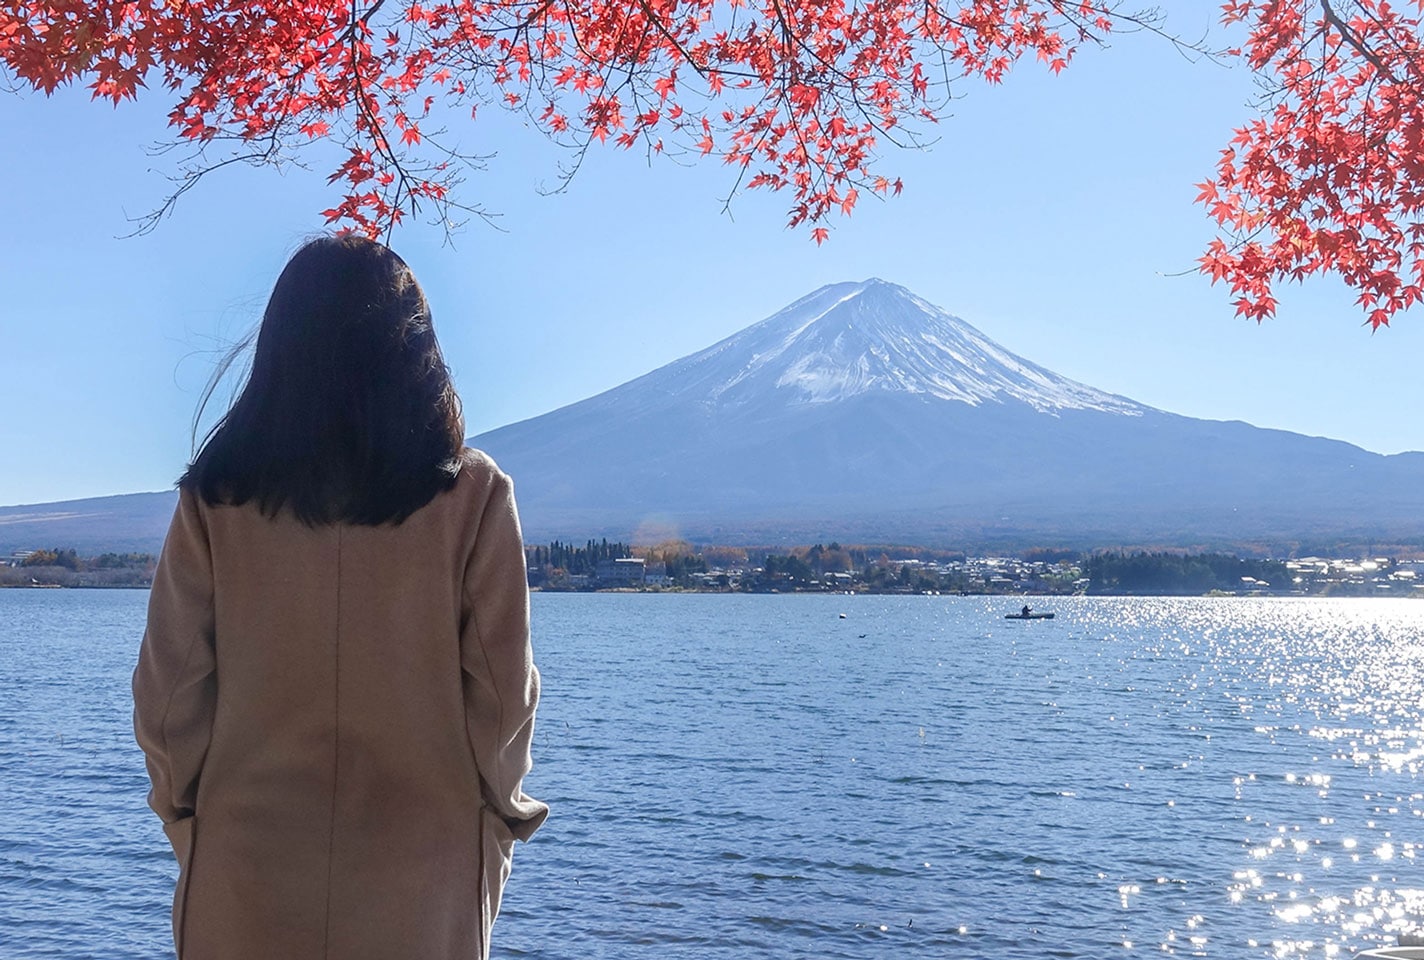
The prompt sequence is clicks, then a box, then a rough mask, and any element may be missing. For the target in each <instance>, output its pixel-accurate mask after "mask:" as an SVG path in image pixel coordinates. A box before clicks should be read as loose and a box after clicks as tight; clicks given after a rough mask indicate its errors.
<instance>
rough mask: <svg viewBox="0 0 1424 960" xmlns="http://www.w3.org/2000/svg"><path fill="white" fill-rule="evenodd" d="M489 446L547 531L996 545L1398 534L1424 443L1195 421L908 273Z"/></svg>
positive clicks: (514, 427) (744, 335) (743, 336)
mask: <svg viewBox="0 0 1424 960" xmlns="http://www.w3.org/2000/svg"><path fill="white" fill-rule="evenodd" d="M471 442H472V443H473V444H474V445H476V446H479V447H481V448H483V449H485V450H488V451H489V452H490V453H491V454H492V455H494V457H495V458H496V459H497V460H498V461H499V462H500V464H501V465H502V466H503V467H504V468H505V469H506V470H508V471H509V472H510V473H511V474H513V476H514V477H515V478H516V482H517V484H518V490H519V497H520V502H521V505H522V511H523V514H524V516H525V522H526V527H527V528H528V533H529V534H530V536H531V537H532V538H534V539H544V538H545V537H547V536H567V537H575V538H578V537H583V536H587V535H600V536H602V535H610V536H628V535H630V534H631V533H632V532H634V531H637V530H639V529H640V528H643V529H651V528H657V529H660V530H666V531H669V532H676V533H679V534H682V535H686V536H692V537H700V538H711V539H720V540H727V541H733V540H763V541H765V540H769V539H772V538H774V537H779V536H783V535H784V536H785V537H787V538H789V539H792V540H802V539H807V538H815V537H831V536H838V537H841V538H843V539H844V538H853V539H861V540H864V539H873V540H916V541H923V542H931V541H932V542H951V541H955V540H959V539H964V538H971V539H977V540H978V541H980V542H998V541H1013V540H1015V539H1018V540H1024V539H1032V538H1034V537H1036V536H1041V537H1043V538H1047V539H1053V538H1054V537H1057V538H1059V539H1069V540H1073V541H1077V542H1082V543H1084V544H1096V543H1103V542H1124V541H1127V542H1147V541H1151V542H1165V541H1171V542H1182V543H1196V542H1204V541H1223V542H1225V541H1231V540H1237V539H1241V538H1246V537H1261V536H1273V537H1299V536H1302V535H1307V534H1309V535H1322V536H1323V535H1351V536H1374V535H1378V536H1397V535H1402V534H1404V533H1408V532H1415V531H1419V530H1420V529H1422V528H1424V524H1421V522H1420V521H1421V518H1424V494H1421V492H1420V491H1421V490H1424V486H1421V483H1420V481H1422V480H1424V455H1421V454H1403V455H1399V456H1396V457H1382V456H1379V455H1377V454H1371V453H1368V452H1366V451H1363V450H1360V449H1359V448H1357V447H1353V446H1350V445H1349V444H1345V443H1340V442H1337V441H1331V440H1323V439H1318V438H1308V437H1302V436H1299V435H1296V434H1290V433H1286V432H1283V431H1272V430H1261V429H1257V428H1254V427H1251V426H1249V425H1246V424H1242V423H1220V422H1214V421H1202V420H1194V419H1192V418H1188V417H1180V416H1176V415H1173V414H1169V413H1165V412H1163V411H1160V410H1155V409H1153V408H1151V407H1148V406H1145V405H1142V404H1139V403H1136V402H1134V401H1132V400H1129V399H1127V398H1124V397H1119V396H1115V395H1113V394H1109V393H1105V392H1103V391H1100V390H1096V389H1094V388H1092V387H1090V386H1087V385H1084V384H1081V383H1077V382H1075V381H1073V380H1069V379H1068V378H1066V377H1062V376H1060V375H1058V374H1056V373H1053V372H1052V371H1051V370H1048V369H1046V368H1044V367H1041V366H1038V365H1037V364H1034V363H1032V362H1030V361H1028V360H1025V359H1023V358H1021V357H1018V356H1016V355H1015V354H1013V353H1011V352H1010V351H1008V350H1005V349H1004V348H1003V347H1001V346H999V345H998V344H996V343H994V342H993V341H992V340H990V339H989V338H987V337H985V336H984V335H983V334H982V333H980V332H979V331H977V330H975V329H974V328H973V327H972V326H970V325H969V324H967V323H965V322H963V321H962V320H959V319H957V318H955V317H953V316H950V315H949V314H947V313H945V312H944V311H942V310H939V309H938V308H936V307H934V306H933V305H931V304H929V303H927V302H925V301H924V300H922V299H920V298H918V297H916V296H914V294H912V293H910V292H909V291H908V290H905V289H904V288H903V287H898V286H896V285H894V284H890V283H886V282H884V281H881V280H868V281H865V282H863V283H840V284H833V285H831V286H827V287H823V288H821V289H820V290H817V291H816V292H814V293H812V294H811V295H809V296H807V297H804V298H802V299H801V300H798V301H797V302H796V303H793V304H791V305H790V306H788V307H787V308H785V309H784V310H782V311H780V312H778V313H776V314H774V315H773V316H771V317H769V318H767V319H766V320H763V321H761V322H760V323H757V324H754V325H753V326H751V327H748V328H746V329H745V330H742V331H741V332H739V333H737V334H734V335H733V336H731V337H728V338H727V339H725V340H723V341H721V342H719V343H717V344H714V345H713V346H711V347H708V348H707V349H705V350H702V351H699V352H698V353H694V354H692V355H690V356H687V357H684V358H683V359H681V360H677V361H675V362H673V363H670V364H668V365H666V366H664V367H661V368H659V369H657V370H654V371H653V372H651V373H649V374H646V375H645V376H642V377H639V378H638V379H636V380H632V381H630V382H628V383H626V384H623V385H622V386H619V387H616V388H614V389H612V390H609V391H606V392H604V393H602V394H599V395H598V396H595V397H591V398H589V399H588V400H585V401H582V402H580V403H576V404H572V405H570V406H567V407H563V408H561V409H559V410H555V411H553V412H551V413H548V414H545V415H544V416H541V417H536V418H534V419H531V420H527V421H523V422H521V423H516V424H511V425H509V426H506V427H502V428H500V429H498V430H494V431H490V432H488V433H485V434H482V435H480V436H478V437H475V438H472V440H471Z"/></svg>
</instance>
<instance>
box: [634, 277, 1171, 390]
mask: <svg viewBox="0 0 1424 960" xmlns="http://www.w3.org/2000/svg"><path fill="white" fill-rule="evenodd" d="M635 382H639V381H635ZM645 382H646V385H648V386H652V385H653V383H654V382H655V383H656V384H657V386H658V388H660V389H664V390H666V391H667V393H668V396H670V397H692V396H698V397H700V398H702V399H705V400H706V401H708V402H712V403H714V404H716V405H718V406H731V405H735V404H739V403H761V402H766V401H769V400H775V401H779V402H784V403H796V402H803V403H831V402H835V401H840V400H846V399H849V398H851V397H856V396H860V395H863V394H869V393H875V392H885V393H908V394H919V395H923V396H925V397H927V398H936V399H940V400H955V401H960V402H963V403H968V404H971V405H976V404H980V403H985V402H991V401H992V402H1018V403H1023V404H1027V405H1028V406H1030V407H1032V408H1033V409H1035V410H1039V411H1042V412H1052V411H1057V410H1100V411H1103V412H1107V413H1124V414H1129V415H1139V414H1141V413H1142V412H1143V411H1144V410H1145V409H1146V408H1144V407H1142V406H1141V405H1140V404H1137V403H1133V402H1132V401H1131V400H1127V399H1125V398H1123V397H1118V396H1114V395H1112V394H1109V393H1104V392H1103V391H1101V390H1096V389H1094V388H1092V387H1089V386H1085V385H1084V384H1081V383H1077V382H1076V381H1073V380H1069V379H1068V378H1066V377H1062V376H1059V375H1058V374H1056V373H1054V372H1053V371H1051V370H1046V369H1044V368H1043V367H1040V366H1038V365H1037V364H1034V363H1030V362H1029V361H1027V360H1025V359H1023V358H1022V357H1019V356H1016V355H1015V354H1013V353H1010V352H1009V351H1008V350H1005V349H1004V348H1003V347H1001V346H999V345H998V344H997V343H995V342H994V341H992V340H990V339H989V338H988V337H986V336H984V335H983V334H982V333H980V332H979V331H978V330H976V329H974V328H973V327H971V326H970V325H969V324H967V323H965V322H964V321H963V320H960V319H959V318H958V317H954V316H951V315H950V314H948V313H946V312H944V311H943V310H941V309H940V308H938V307H936V306H934V305H933V304H931V303H929V302H927V301H925V300H922V299H920V298H919V297H917V296H915V295H914V294H913V293H911V292H910V291H909V290H906V289H905V288H904V287H901V286H898V285H896V284H893V283H887V282H886V281H884V280H880V279H877V278H872V279H870V280H866V281H864V282H862V283H835V284H830V285H829V286H825V287H822V288H821V289H819V290H817V291H816V292H814V293H812V294H810V295H808V296H805V297H802V298H801V299H800V300H797V301H796V302H795V303H793V304H791V305H790V306H788V307H786V308H785V309H784V310H781V311H779V312H777V313H775V314H773V315H772V316H770V317H768V318H766V319H765V320H763V321H761V322H760V323H756V324H753V325H752V326H750V327H747V328H746V329H745V330H742V331H741V332H740V333H736V334H733V335H732V336H730V337H728V338H727V339H725V340H723V341H721V342H720V343H717V344H714V345H712V346H711V347H708V348H707V349H706V350H702V351H699V352H698V353H694V354H692V355H691V356H688V357H684V358H683V359H681V360H678V361H676V362H674V363H671V364H668V365H667V366H666V367H663V368H661V369H660V370H658V371H656V372H655V373H653V374H651V375H650V376H649V377H648V378H645Z"/></svg>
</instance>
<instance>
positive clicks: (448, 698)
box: [134, 236, 548, 960]
mask: <svg viewBox="0 0 1424 960" xmlns="http://www.w3.org/2000/svg"><path fill="white" fill-rule="evenodd" d="M463 433H464V424H463V421H462V419H461V416H460V409H459V401H458V398H457V397H456V396H455V392H454V389H453V388H452V386H451V383H450V376H449V372H448V370H447V369H446V367H445V363H444V361H443V359H442V358H441V354H440V348H439V345H438V344H437V343H436V340H435V334H434V331H433V330H432V328H431V323H430V310H429V307H428V305H427V304H426V301H425V296H424V294H423V293H422V292H421V290H420V287H419V286H418V285H417V284H416V282H415V278H414V277H413V276H412V275H411V272H410V269H409V268H408V267H407V266H406V265H405V263H404V262H402V261H401V259H400V258H399V257H397V256H396V255H395V254H394V253H392V252H391V251H390V250H388V249H386V248H385V247H384V246H381V245H380V244H377V243H373V242H371V241H368V240H363V239H359V238H356V237H351V236H341V237H327V238H322V239H318V240H315V241H312V242H311V243H308V244H307V245H306V246H304V247H302V248H301V249H300V250H299V251H297V253H296V255H295V256H293V257H292V259H291V261H290V262H289V263H288V264H287V266H286V269H284V270H283V271H282V275H281V277H280V278H279V279H278V281H277V285H276V287H275V289H274V290H273V291H272V298H271V300H270V302H269V303H268V305H267V310H266V312H265V314H264V315H263V318H262V326H261V330H260V331H259V334H258V338H257V345H256V351H255V355H254V357H253V362H252V370H251V374H250V376H249V378H248V382H247V384H246V385H245V387H244V388H243V390H242V393H241V395H240V396H239V397H238V399H237V400H236V402H235V403H234V404H233V406H232V408H231V410H229V411H228V413H227V415H226V416H225V417H224V418H223V419H222V421H221V422H220V423H219V424H218V425H217V427H216V428H214V430H213V432H212V433H210V434H209V435H208V438H207V440H206V441H205V442H204V444H203V447H202V449H201V451H200V452H199V453H198V456H197V458H196V459H195V460H194V461H193V463H192V465H191V466H190V467H189V469H188V471H187V473H186V474H185V475H184V477H183V479H182V480H181V481H180V482H179V501H178V507H177V511H176V513H175V514H174V517H173V523H172V526H171V527H170V529H169V531H168V538H167V540H166V541H165V543H164V546H163V554H162V557H161V559H160V561H159V566H158V572H157V574H156V575H155V577H154V582H153V593H152V596H151V597H150V600H149V609H148V629H147V632H146V633H145V634H144V639H143V646H142V649H141V651H140V654H139V663H138V669H137V670H136V671H135V673H134V726H135V729H136V732H137V737H138V741H139V744H140V745H141V746H142V747H143V750H144V753H145V754H146V756H147V762H148V772H149V776H150V778H151V779H152V782H153V789H152V791H151V793H150V794H149V805H150V806H151V807H153V809H154V811H155V812H156V813H157V814H158V815H159V817H160V818H162V820H163V829H164V832H165V833H166V834H167V835H168V839H169V840H170V841H171V843H172V846H173V852H174V853H175V855H176V856H177V858H178V862H179V864H180V874H179V878H178V888H177V891H176V893H175V895H174V903H173V926H174V939H175V943H176V946H177V950H178V955H179V957H181V958H182V960H226V958H232V960H259V958H260V960H288V958H290V960H320V958H329V960H364V958H370V960H400V958H411V960H439V958H461V960H473V958H483V957H486V956H488V953H489V932H490V927H491V925H492V924H493V922H494V918H495V913H496V911H497V910H498V909H499V901H500V892H501V889H502V887H503V884H504V881H505V878H506V877H507V876H508V874H509V868H510V858H511V853H512V850H513V844H514V840H515V839H516V838H518V839H523V840H527V839H529V836H530V835H531V834H532V833H533V832H534V831H535V829H537V828H538V826H539V824H540V823H541V822H543V820H544V817H545V816H546V815H547V813H548V808H547V807H545V806H544V805H543V804H542V803H539V802H538V801H535V800H533V799H531V798H530V797H528V796H527V795H526V794H525V793H524V792H523V790H522V787H521V784H522V781H523V778H524V775H525V774H526V773H527V772H528V770H529V765H530V760H529V746H530V741H531V739H532V736H533V725H534V707H535V702H536V700H537V698H538V691H539V675H538V673H537V671H536V670H535V669H534V664H533V661H532V656H531V651H530V645H529V594H528V590H527V588H526V586H525V565H524V550H523V543H522V541H521V539H520V533H519V520H518V517H517V514H516V512H515V506H514V497H513V491H512V488H511V486H510V481H509V478H508V477H506V476H505V475H504V474H503V473H501V472H500V471H499V469H498V467H496V466H495V464H494V462H493V461H491V460H490V459H489V457H487V456H485V455H484V454H483V453H480V452H478V451H474V450H467V449H465V448H464V441H463Z"/></svg>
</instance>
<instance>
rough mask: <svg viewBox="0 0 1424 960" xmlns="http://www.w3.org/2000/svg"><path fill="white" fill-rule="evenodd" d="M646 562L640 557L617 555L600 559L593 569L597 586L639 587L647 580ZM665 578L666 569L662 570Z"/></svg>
mask: <svg viewBox="0 0 1424 960" xmlns="http://www.w3.org/2000/svg"><path fill="white" fill-rule="evenodd" d="M646 567H647V562H646V561H645V560H644V559H643V558H642V557H619V558H618V559H617V560H600V561H598V567H597V568H596V569H595V570H594V576H595V578H597V580H598V583H599V586H610V587H641V586H642V585H643V584H644V583H646V582H647V569H646ZM663 576H664V579H666V570H665V569H664V571H663Z"/></svg>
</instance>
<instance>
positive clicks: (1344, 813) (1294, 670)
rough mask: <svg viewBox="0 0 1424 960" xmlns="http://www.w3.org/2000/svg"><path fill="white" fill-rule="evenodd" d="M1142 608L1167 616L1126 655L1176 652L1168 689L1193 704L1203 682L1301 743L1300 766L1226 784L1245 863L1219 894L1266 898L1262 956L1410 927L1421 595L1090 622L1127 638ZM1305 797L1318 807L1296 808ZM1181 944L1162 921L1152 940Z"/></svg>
mask: <svg viewBox="0 0 1424 960" xmlns="http://www.w3.org/2000/svg"><path fill="white" fill-rule="evenodd" d="M1223 614H1225V615H1227V616H1226V617H1223ZM1223 619H1225V620H1227V621H1228V622H1222V621H1223ZM1153 620H1155V621H1157V622H1158V623H1167V622H1170V623H1174V624H1176V627H1175V629H1174V630H1172V631H1171V632H1169V633H1168V634H1167V635H1166V636H1165V637H1164V638H1163V640H1162V641H1161V642H1160V643H1157V644H1152V645H1148V646H1146V647H1144V648H1142V649H1141V650H1139V651H1138V652H1136V653H1135V654H1134V656H1141V655H1143V654H1144V653H1145V654H1148V655H1158V656H1163V657H1168V658H1170V657H1171V656H1172V654H1174V653H1178V654H1181V655H1183V656H1185V657H1191V658H1192V660H1183V661H1181V662H1183V663H1187V662H1193V661H1194V662H1198V663H1200V664H1201V666H1202V669H1201V670H1199V671H1197V672H1194V673H1193V674H1191V675H1190V676H1183V677H1182V678H1181V679H1180V681H1179V682H1178V683H1177V684H1176V685H1175V688H1176V689H1178V690H1191V691H1194V692H1195V693H1196V696H1195V699H1197V700H1198V701H1205V699H1206V698H1203V697H1201V696H1200V694H1201V692H1202V691H1211V690H1213V689H1216V690H1218V691H1219V696H1220V698H1221V700H1222V701H1224V703H1226V704H1229V705H1230V706H1231V707H1232V708H1234V709H1235V710H1236V712H1237V713H1238V714H1239V715H1240V716H1241V717H1242V718H1244V719H1247V720H1250V721H1252V722H1253V724H1254V726H1253V727H1252V729H1253V732H1254V733H1256V734H1257V735H1259V736H1261V737H1263V738H1265V740H1266V741H1268V742H1269V743H1270V744H1271V745H1272V746H1273V747H1282V748H1285V752H1287V753H1289V754H1291V755H1294V756H1297V757H1303V756H1304V755H1305V754H1306V753H1307V752H1308V753H1309V757H1308V759H1309V762H1310V764H1311V765H1312V769H1307V770H1300V771H1286V772H1284V773H1278V774H1269V773H1266V772H1264V771H1249V770H1248V771H1242V772H1241V773H1239V774H1238V775H1236V776H1235V777H1233V781H1232V782H1233V786H1234V788H1235V796H1234V799H1235V802H1236V803H1237V804H1239V805H1240V807H1241V809H1242V812H1241V813H1240V815H1239V819H1240V821H1241V823H1242V824H1243V826H1244V828H1245V830H1244V835H1243V852H1244V858H1245V860H1247V861H1249V865H1246V864H1243V865H1242V867H1241V869H1239V870H1237V871H1236V872H1235V873H1234V874H1233V875H1232V882H1231V883H1230V884H1229V885H1228V888H1227V889H1228V894H1229V900H1230V903H1231V904H1232V905H1240V904H1243V903H1244V902H1247V901H1255V902H1256V903H1259V904H1268V905H1270V907H1271V908H1272V913H1273V915H1274V917H1275V919H1276V920H1277V921H1279V925H1278V926H1277V928H1276V931H1275V936H1274V937H1273V938H1271V940H1270V941H1269V944H1270V946H1271V948H1272V953H1273V955H1274V956H1277V957H1298V956H1326V957H1334V956H1340V955H1342V953H1343V954H1345V955H1352V954H1353V952H1354V950H1356V949H1359V948H1360V947H1361V946H1363V945H1365V944H1364V943H1363V942H1364V941H1373V942H1383V943H1392V942H1394V940H1395V938H1396V935H1397V934H1399V933H1401V932H1405V931H1418V930H1420V929H1424V876H1421V875H1420V874H1419V873H1418V863H1417V859H1418V858H1419V851H1420V849H1421V847H1424V823H1421V818H1424V793H1421V792H1420V791H1419V789H1418V786H1419V773H1420V766H1421V763H1424V643H1421V638H1424V604H1419V603H1417V602H1410V601H1395V600H1384V601H1357V602H1338V601H1337V602H1329V601H1316V602H1309V603H1302V602H1293V601H1265V602H1260V603H1253V604H1242V605H1229V606H1219V605H1211V604H1203V603H1202V602H1201V601H1196V600H1170V599H1158V600H1153V601H1149V602H1146V603H1143V604H1141V605H1139V606H1137V607H1136V608H1135V609H1134V610H1133V611H1132V613H1131V614H1130V615H1128V616H1127V617H1125V618H1124V622H1121V623H1118V624H1116V625H1107V624H1102V625H1101V626H1100V627H1099V629H1101V630H1102V631H1103V636H1104V637H1105V638H1106V639H1109V640H1128V639H1130V637H1131V635H1132V632H1133V631H1134V630H1136V629H1140V628H1142V627H1144V626H1146V625H1148V624H1150V623H1151V622H1152V621H1153ZM1335 764H1347V765H1348V766H1349V767H1350V768H1351V775H1350V776H1349V780H1350V787H1349V791H1350V792H1347V793H1346V794H1345V795H1343V796H1341V795H1337V794H1336V793H1334V792H1332V790H1333V787H1334V783H1335V781H1336V779H1337V776H1339V775H1336V774H1334V773H1332V772H1328V770H1329V768H1330V767H1331V766H1333V765H1335ZM1341 778H1342V779H1343V777H1341ZM1299 791H1309V792H1310V793H1312V794H1313V795H1314V799H1315V800H1316V801H1318V803H1313V802H1310V801H1306V802H1302V801H1301V800H1300V798H1299V797H1296V796H1292V794H1295V793H1298V792H1299ZM1312 808H1318V809H1319V810H1320V811H1322V812H1321V813H1319V814H1317V815H1315V816H1312V817H1303V816H1300V811H1302V810H1311V809H1312ZM1275 811H1280V812H1278V813H1277V812H1275ZM1324 811H1329V812H1324ZM1292 812H1294V815H1292ZM1199 919H1200V918H1199ZM1204 942H1205V941H1199V940H1193V941H1192V943H1193V945H1196V946H1200V945H1202V944H1203V943H1204ZM1248 945H1250V946H1257V945H1260V944H1259V943H1250V944H1248ZM1180 946H1181V945H1180V937H1179V935H1178V934H1177V932H1176V931H1169V932H1168V934H1167V936H1166V937H1164V938H1163V940H1162V943H1161V948H1162V950H1164V951H1166V952H1169V953H1170V952H1175V950H1177V949H1179V948H1180Z"/></svg>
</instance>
